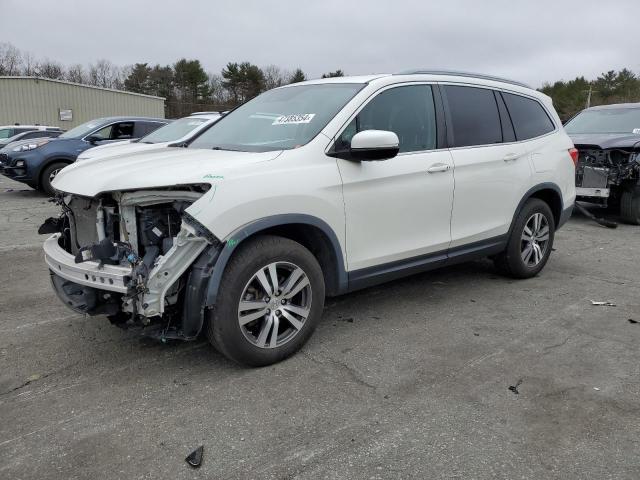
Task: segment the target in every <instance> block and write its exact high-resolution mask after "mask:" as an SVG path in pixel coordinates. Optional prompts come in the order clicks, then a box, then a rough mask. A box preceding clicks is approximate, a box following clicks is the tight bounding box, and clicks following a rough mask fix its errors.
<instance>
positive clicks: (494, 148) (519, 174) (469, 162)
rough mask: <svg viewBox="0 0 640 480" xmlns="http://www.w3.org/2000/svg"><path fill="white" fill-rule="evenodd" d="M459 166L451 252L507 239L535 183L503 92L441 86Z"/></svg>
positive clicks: (479, 88)
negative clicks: (525, 194) (523, 202)
mask: <svg viewBox="0 0 640 480" xmlns="http://www.w3.org/2000/svg"><path fill="white" fill-rule="evenodd" d="M442 91H443V97H444V100H445V105H446V108H447V133H448V140H449V144H450V145H451V146H452V147H451V154H452V157H453V163H454V179H455V193H454V199H453V209H452V216H451V247H452V248H455V247H458V246H461V245H468V244H471V243H475V242H486V241H487V240H489V239H493V238H494V237H498V236H500V235H503V234H505V233H507V231H508V230H509V227H510V225H511V221H512V219H513V215H514V212H515V210H516V208H517V205H518V203H519V202H520V200H521V198H522V196H523V194H524V191H523V189H526V188H528V186H529V184H530V179H531V167H530V163H529V160H528V159H527V158H526V155H525V151H524V149H523V148H522V145H520V144H519V143H517V142H516V141H515V135H514V131H513V127H512V125H511V121H510V119H509V118H508V114H507V112H506V109H505V108H504V104H503V103H502V100H501V98H500V96H499V93H498V92H495V91H494V90H492V89H489V88H483V87H476V86H466V85H442Z"/></svg>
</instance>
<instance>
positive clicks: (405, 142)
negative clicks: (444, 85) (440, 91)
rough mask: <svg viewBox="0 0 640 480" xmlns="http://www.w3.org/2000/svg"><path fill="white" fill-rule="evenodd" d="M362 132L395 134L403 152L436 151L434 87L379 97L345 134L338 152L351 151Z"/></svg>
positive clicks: (404, 89)
mask: <svg viewBox="0 0 640 480" xmlns="http://www.w3.org/2000/svg"><path fill="white" fill-rule="evenodd" d="M363 130H388V131H391V132H394V133H395V134H396V135H398V139H399V140H400V152H417V151H421V150H433V149H435V148H436V138H437V136H436V113H435V106H434V103H433V92H432V90H431V87H430V86H429V85H408V86H405V87H395V88H390V89H389V90H385V91H384V92H382V93H380V94H379V95H377V96H376V97H375V98H374V99H373V100H371V101H370V102H369V103H368V104H367V105H366V106H365V107H364V108H363V109H362V110H361V111H360V113H358V115H357V116H356V118H355V119H354V120H353V121H352V122H351V123H350V124H349V125H348V126H347V128H346V129H345V130H344V132H342V135H340V138H338V140H337V142H336V149H337V150H344V149H349V147H350V145H351V138H352V137H353V136H354V135H355V134H356V133H358V132H362V131H363Z"/></svg>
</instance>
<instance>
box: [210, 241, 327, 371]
mask: <svg viewBox="0 0 640 480" xmlns="http://www.w3.org/2000/svg"><path fill="white" fill-rule="evenodd" d="M323 305H324V279H323V276H322V270H321V268H320V265H319V264H318V262H317V260H316V259H315V257H314V256H313V255H312V254H311V252H309V251H308V250H307V249H306V248H304V247H303V246H302V245H300V244H299V243H297V242H294V241H292V240H289V239H287V238H281V237H275V236H261V237H256V238H255V239H252V240H248V241H247V242H246V244H244V243H243V244H242V245H241V246H240V247H239V248H238V251H237V252H236V253H235V254H234V256H233V257H232V259H231V260H230V261H229V264H228V265H227V268H226V270H225V273H224V275H223V277H222V281H221V284H220V289H219V292H218V301H217V303H216V306H215V307H214V308H213V309H212V310H210V311H209V314H208V319H207V320H208V321H207V329H206V334H207V337H208V339H209V341H210V342H211V343H212V344H213V346H214V347H216V348H217V349H218V350H219V351H220V352H221V353H222V354H223V355H225V356H226V357H228V358H230V359H231V360H234V361H236V362H238V363H242V364H245V365H249V366H254V367H258V366H263V365H269V364H272V363H275V362H279V361H280V360H283V359H285V358H287V357H288V356H290V355H292V354H293V353H295V352H296V351H297V350H298V349H300V347H302V345H304V343H305V342H306V341H307V339H308V338H309V337H310V336H311V334H312V333H313V330H314V329H315V327H316V325H317V323H318V321H319V320H320V317H321V316H322V308H323Z"/></svg>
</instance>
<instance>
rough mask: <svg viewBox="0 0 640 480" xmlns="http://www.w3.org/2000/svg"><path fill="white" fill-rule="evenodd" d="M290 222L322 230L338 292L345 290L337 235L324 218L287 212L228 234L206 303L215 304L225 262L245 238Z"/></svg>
mask: <svg viewBox="0 0 640 480" xmlns="http://www.w3.org/2000/svg"><path fill="white" fill-rule="evenodd" d="M290 224H305V225H311V226H313V227H316V228H319V229H320V230H322V232H323V233H324V234H325V235H326V236H327V238H328V239H329V241H330V242H331V246H332V247H333V253H334V255H335V258H336V264H337V266H338V268H337V270H338V271H337V272H336V275H337V281H338V293H343V292H346V291H347V284H348V277H347V271H346V268H345V265H344V258H343V255H342V248H341V247H340V242H339V241H338V237H337V236H336V234H335V232H334V231H333V229H332V228H331V227H330V226H329V224H327V223H326V222H325V221H324V220H321V219H319V218H317V217H314V216H311V215H304V214H299V213H287V214H281V215H273V216H271V217H265V218H261V219H259V220H255V221H253V222H251V223H249V224H247V225H244V226H242V227H240V228H239V229H237V230H236V231H234V232H233V233H232V234H231V235H229V238H228V239H227V241H226V242H225V244H224V245H223V247H222V250H221V251H220V256H219V257H218V260H217V262H216V265H215V267H214V270H213V274H212V276H211V280H209V285H208V287H207V296H206V305H207V306H212V305H215V303H216V299H217V297H218V289H219V287H220V282H221V280H222V274H223V273H224V270H225V268H226V266H227V263H228V262H229V258H231V255H232V254H233V252H234V251H235V249H236V248H237V247H238V245H240V243H242V241H243V240H245V239H247V238H248V237H250V236H251V235H253V234H255V233H258V232H261V231H263V230H266V229H268V228H271V227H279V226H284V225H290Z"/></svg>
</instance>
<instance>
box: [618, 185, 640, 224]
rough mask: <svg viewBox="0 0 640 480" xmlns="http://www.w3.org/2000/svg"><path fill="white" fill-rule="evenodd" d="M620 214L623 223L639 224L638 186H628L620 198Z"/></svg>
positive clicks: (639, 202)
mask: <svg viewBox="0 0 640 480" xmlns="http://www.w3.org/2000/svg"><path fill="white" fill-rule="evenodd" d="M620 216H621V217H622V221H623V222H624V223H629V224H631V225H640V188H639V187H635V188H629V189H625V190H624V191H623V192H622V196H621V198H620Z"/></svg>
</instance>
